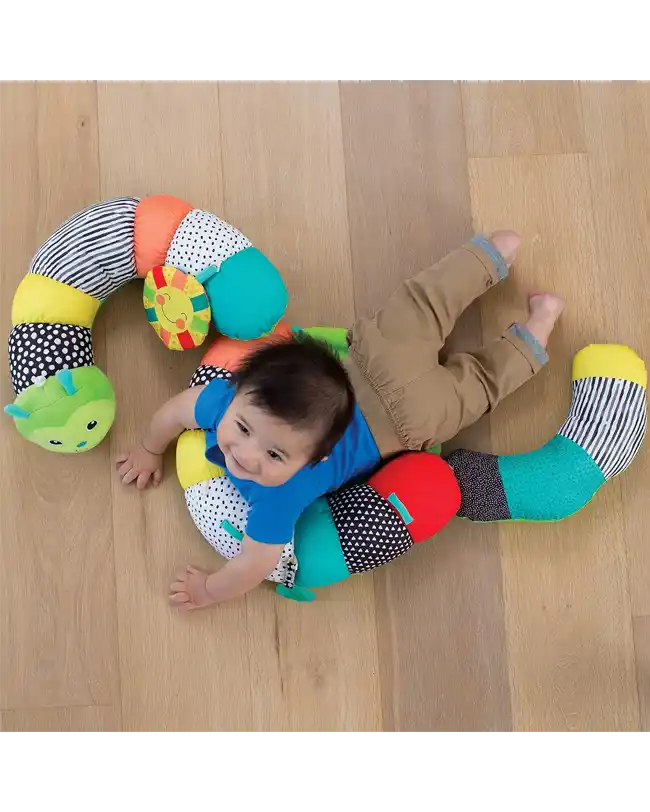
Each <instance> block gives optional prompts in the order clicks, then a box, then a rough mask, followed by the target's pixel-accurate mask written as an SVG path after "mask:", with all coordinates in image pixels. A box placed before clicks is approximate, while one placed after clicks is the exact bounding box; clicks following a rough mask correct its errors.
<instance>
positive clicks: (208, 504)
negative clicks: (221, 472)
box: [185, 477, 297, 587]
mask: <svg viewBox="0 0 650 812" xmlns="http://www.w3.org/2000/svg"><path fill="white" fill-rule="evenodd" d="M185 501H186V502H187V507H188V510H189V512H190V516H191V517H192V520H193V521H194V524H195V525H196V526H197V528H198V530H199V532H200V533H201V535H202V536H203V538H204V539H205V540H206V541H207V542H208V543H209V544H210V546H211V547H213V548H214V550H215V551H216V552H217V553H219V555H220V556H222V557H223V558H228V559H229V558H234V557H235V556H236V555H239V553H240V552H241V541H240V540H239V538H237V537H236V536H234V535H233V534H232V533H230V532H229V530H228V529H227V528H228V526H231V527H233V528H235V530H236V531H239V533H241V534H243V533H244V531H245V529H246V520H247V518H248V512H249V510H250V508H249V506H248V503H247V502H246V501H245V500H244V498H243V497H242V495H241V494H240V493H239V491H238V490H237V488H236V487H235V486H234V485H233V483H232V482H231V481H230V480H229V479H228V478H227V477H215V478H214V479H210V480H208V481H206V482H199V483H198V485H192V486H190V487H189V488H187V489H186V491H185ZM224 524H225V525H226V527H224V526H223V525H224ZM296 568H297V562H296V560H295V555H294V549H293V541H291V542H289V544H286V545H285V546H284V548H283V550H282V555H281V558H280V561H279V562H278V565H277V567H276V568H275V569H274V570H273V572H272V573H271V574H270V575H269V576H268V578H267V581H273V582H274V583H278V584H284V586H287V587H291V586H293V583H294V580H295V574H296Z"/></svg>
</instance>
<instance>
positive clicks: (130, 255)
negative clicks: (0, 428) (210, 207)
mask: <svg viewBox="0 0 650 812" xmlns="http://www.w3.org/2000/svg"><path fill="white" fill-rule="evenodd" d="M207 266H212V268H213V270H212V272H211V273H212V276H213V277H214V279H212V281H211V283H210V289H211V290H212V291H213V293H214V296H216V299H214V298H213V300H212V301H210V296H211V295H212V294H211V293H210V292H209V291H205V290H204V288H203V286H202V285H201V283H200V282H199V281H197V279H196V277H197V276H198V275H199V274H200V272H201V271H202V270H203V269H204V268H206V267H207ZM137 278H145V286H144V293H143V298H144V303H145V311H146V315H147V320H148V321H149V322H150V323H151V324H152V326H153V327H154V329H155V330H156V332H157V333H158V335H159V336H160V338H161V340H162V341H163V343H164V344H165V345H166V346H168V347H169V348H170V349H177V350H183V349H191V348H193V347H195V346H197V345H199V344H201V343H202V342H203V340H204V339H205V337H206V336H207V334H208V330H209V325H210V319H211V316H212V319H213V320H215V319H217V317H219V325H220V328H221V332H228V330H232V333H233V335H237V336H240V335H246V336H248V335H262V334H263V333H265V332H267V331H268V330H270V329H272V328H273V326H274V325H275V324H276V323H277V321H278V320H279V319H280V318H281V316H282V314H283V313H284V308H285V306H286V303H287V296H286V289H285V287H284V284H283V282H282V279H281V277H280V275H279V273H278V272H277V270H276V269H275V268H274V267H273V266H272V265H271V263H270V262H269V261H268V260H266V259H265V258H264V257H263V256H262V255H261V254H260V253H259V251H256V249H254V248H253V247H252V246H251V243H250V241H249V240H248V239H247V238H246V237H245V236H244V235H243V234H241V233H240V232H239V231H237V229H235V228H233V227H232V226H230V225H229V224H228V223H225V222H223V220H220V219H219V218H218V217H216V216H215V215H214V214H211V213H210V212H206V211H202V210H201V209H194V208H192V206H190V205H189V203H186V202H185V201H183V200H178V199H177V198H174V197H170V196H168V195H156V196H153V197H149V198H145V199H144V200H139V199H137V198H134V197H122V198H116V199H114V200H107V201H104V202H101V203H97V204H95V205H93V206H89V207H88V208H87V209H84V210H83V211H81V212H79V213H78V214H75V215H74V216H73V217H70V218H69V219H68V220H66V222H65V223H63V225H62V226H60V228H58V229H57V231H56V232H55V233H54V234H52V236H51V237H50V238H49V239H48V240H47V241H46V242H45V243H44V244H43V245H42V246H41V248H39V250H38V251H37V253H36V255H35V256H34V258H33V260H32V262H31V265H30V268H29V273H28V274H27V276H26V277H24V279H23V280H22V281H21V283H20V285H19V286H18V289H17V290H16V293H15V296H14V301H13V307H12V322H13V329H12V331H11V333H10V335H9V369H10V375H11V381H12V384H13V387H14V391H15V393H16V399H15V401H14V403H12V404H9V405H8V406H6V407H5V410H4V411H5V413H6V414H7V415H9V416H10V417H12V418H13V419H14V422H15V425H16V428H17V430H18V431H19V432H20V434H22V435H23V436H24V437H25V438H26V439H28V440H31V441H32V442H34V443H36V444H37V445H40V446H41V447H42V448H45V449H47V450H49V451H56V452H58V453H79V452H82V451H88V450H89V449H91V448H94V447H95V446H97V445H98V444H99V443H100V442H101V441H102V440H103V438H104V437H105V436H106V434H107V433H108V431H109V430H110V428H111V425H112V424H113V420H114V418H115V393H114V391H113V387H112V385H111V382H110V381H109V380H108V378H107V377H106V375H104V373H103V372H102V371H101V370H100V369H99V368H98V367H97V366H96V365H95V363H94V358H93V341H92V327H93V323H94V320H95V316H96V315H97V311H98V310H99V307H100V305H101V304H102V303H103V302H104V301H105V300H106V299H107V298H108V297H109V296H110V295H111V294H112V293H114V292H115V291H116V290H117V289H118V288H120V287H121V286H122V285H124V284H126V283H127V282H129V281H131V280H133V279H137ZM253 282H254V284H253ZM251 288H253V289H252V290H251ZM224 298H227V301H224V300H223V299H224ZM249 301H250V302H251V306H250V307H248V306H247V305H248V302H249ZM224 312H226V313H227V318H226V317H225V316H224V317H222V316H221V314H222V313H224Z"/></svg>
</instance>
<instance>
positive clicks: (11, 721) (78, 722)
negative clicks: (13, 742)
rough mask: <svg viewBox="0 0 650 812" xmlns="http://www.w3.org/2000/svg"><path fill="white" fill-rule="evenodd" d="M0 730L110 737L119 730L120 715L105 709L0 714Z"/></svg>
mask: <svg viewBox="0 0 650 812" xmlns="http://www.w3.org/2000/svg"><path fill="white" fill-rule="evenodd" d="M0 730H3V731H4V732H5V733H112V732H115V731H119V730H120V712H119V710H118V709H117V708H115V707H111V706H107V705H91V706H87V707H64V708H24V709H22V710H15V711H1V712H0Z"/></svg>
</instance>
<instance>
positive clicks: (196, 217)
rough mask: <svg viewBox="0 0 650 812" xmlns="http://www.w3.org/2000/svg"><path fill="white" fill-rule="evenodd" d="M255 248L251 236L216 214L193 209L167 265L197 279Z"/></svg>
mask: <svg viewBox="0 0 650 812" xmlns="http://www.w3.org/2000/svg"><path fill="white" fill-rule="evenodd" d="M251 246H252V243H251V241H250V240H249V239H248V238H247V237H245V236H244V235H243V234H242V233H241V232H240V231H238V230H237V229H236V228H234V227H233V226H231V225H229V224H228V223H225V222H224V221H223V220H220V219H219V218H218V217H217V216H216V215H215V214H212V213H211V212H209V211H203V210H202V209H192V211H190V212H189V213H188V214H187V215H186V216H185V217H184V218H183V220H182V221H181V223H180V225H179V226H178V228H177V229H176V233H175V234H174V238H173V239H172V243H171V245H170V246H169V251H168V252H167V259H166V261H165V264H166V265H173V266H174V267H176V268H180V270H181V271H185V273H189V274H192V276H196V275H197V274H198V273H200V271H202V270H203V269H204V268H207V267H208V266H210V265H216V267H217V268H219V267H220V266H221V263H222V262H223V261H224V260H226V259H228V257H232V256H233V255H234V254H238V253H239V252H240V251H243V250H244V249H245V248H250V247H251Z"/></svg>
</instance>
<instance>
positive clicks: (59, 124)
mask: <svg viewBox="0 0 650 812" xmlns="http://www.w3.org/2000/svg"><path fill="white" fill-rule="evenodd" d="M0 93H1V110H0V116H1V118H0V122H1V124H0V138H1V139H2V141H1V149H0V156H1V157H0V162H1V170H0V174H1V177H2V181H1V187H0V188H1V194H2V212H1V218H0V262H1V265H2V269H3V272H2V277H1V279H0V286H1V293H2V296H1V298H2V331H3V333H4V334H5V335H8V333H9V331H10V329H11V328H10V308H11V301H12V298H13V293H14V290H15V288H16V286H17V285H18V283H19V282H20V280H21V278H22V277H23V276H24V274H25V273H26V272H27V268H28V263H29V260H30V258H31V257H32V255H33V254H34V252H35V251H36V249H37V248H38V247H39V245H40V244H41V243H42V241H43V240H44V239H46V238H47V236H48V235H49V234H50V233H51V231H52V230H53V229H54V228H55V227H56V226H58V225H59V224H60V223H61V222H62V221H63V220H64V219H65V218H66V217H68V216H69V215H71V214H72V213H74V212H75V211H77V210H79V209H81V208H83V207H84V206H86V205H88V204H90V203H92V202H94V201H95V200H97V199H98V197H99V169H98V165H97V117H96V91H95V86H94V85H93V84H90V83H74V84H56V83H53V84H41V85H38V86H36V85H34V84H18V83H5V84H3V85H2V86H1V88H0ZM104 334H105V329H104V322H103V319H102V316H101V314H100V317H99V318H98V323H97V325H96V326H95V328H94V331H93V335H94V344H95V358H96V362H97V364H98V365H99V366H100V367H103V368H105V366H104V362H105V357H106V355H105V346H104V345H105V340H104V338H105V335H104ZM1 358H2V365H3V368H4V369H7V355H6V344H3V347H2V356H1ZM1 386H2V398H3V403H9V402H11V401H12V400H13V390H12V389H11V386H10V384H9V378H8V376H7V375H3V376H2V383H1ZM2 435H3V436H2V440H3V441H2V450H1V452H0V453H1V464H0V488H1V489H2V494H3V510H2V519H1V522H2V535H1V547H0V564H1V566H0V572H1V573H2V578H1V587H0V589H1V601H0V603H1V604H2V606H3V607H4V611H3V612H2V613H1V620H0V624H1V632H2V651H3V656H2V658H1V664H0V707H2V708H5V709H16V708H21V707H31V708H38V707H40V706H45V705H67V704H77V705H86V704H95V703H96V704H107V705H113V704H114V703H119V677H118V671H117V640H116V615H115V592H114V571H113V550H112V542H111V531H112V528H111V507H110V495H109V494H110V473H109V456H108V444H104V445H103V446H101V447H100V448H98V449H97V450H95V451H93V452H92V453H89V454H82V455H80V456H76V457H70V456H60V455H55V454H48V453H46V452H45V451H43V450H41V449H40V448H38V447H37V446H35V445H32V444H31V443H28V442H26V441H25V440H23V439H22V438H21V437H20V436H19V435H18V434H17V432H16V431H15V430H14V429H13V427H12V426H11V425H9V423H8V421H6V420H5V421H4V422H3V423H2Z"/></svg>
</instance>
